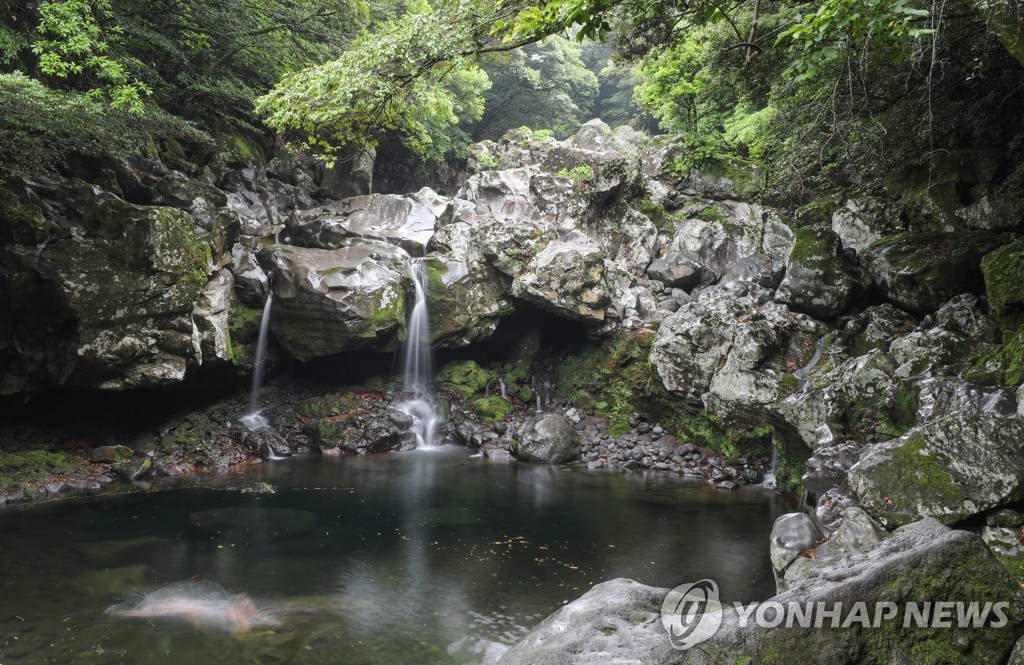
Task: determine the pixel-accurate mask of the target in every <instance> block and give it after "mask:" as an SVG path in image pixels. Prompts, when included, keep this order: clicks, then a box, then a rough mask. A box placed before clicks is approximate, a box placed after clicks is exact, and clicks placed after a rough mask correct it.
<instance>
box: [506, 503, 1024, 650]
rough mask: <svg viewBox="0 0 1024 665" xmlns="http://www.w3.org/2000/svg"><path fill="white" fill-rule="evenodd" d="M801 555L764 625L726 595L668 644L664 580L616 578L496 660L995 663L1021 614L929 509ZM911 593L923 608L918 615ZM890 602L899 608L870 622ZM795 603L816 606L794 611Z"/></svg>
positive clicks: (1020, 600)
mask: <svg viewBox="0 0 1024 665" xmlns="http://www.w3.org/2000/svg"><path fill="white" fill-rule="evenodd" d="M803 561H804V562H806V563H807V564H808V565H810V566H813V569H814V572H813V579H808V580H804V581H802V582H798V583H796V584H794V585H793V586H792V587H791V588H789V589H787V591H785V592H784V593H780V594H779V595H776V596H774V597H772V598H769V599H767V600H765V601H764V602H763V603H761V606H760V607H759V608H757V610H758V612H757V614H758V616H759V617H763V618H765V619H767V620H768V622H769V623H767V624H766V622H765V621H763V620H762V621H755V620H754V618H753V615H749V616H748V620H746V621H743V620H741V618H740V615H739V614H738V613H737V612H736V611H735V610H734V609H733V608H732V607H731V606H728V603H727V602H726V609H725V610H724V611H723V612H722V615H721V625H720V626H719V627H718V629H717V630H716V631H715V632H714V634H713V635H711V636H709V637H708V638H707V640H706V641H704V642H702V643H701V644H700V645H699V646H698V647H697V648H693V649H685V650H682V649H679V648H673V643H672V641H670V639H669V638H666V633H665V626H664V625H663V621H662V613H663V609H662V605H663V604H664V602H665V600H666V596H667V594H668V593H669V591H668V589H657V588H654V587H648V586H644V585H642V584H639V583H637V582H634V581H632V580H627V579H616V580H611V581H609V582H603V583H601V584H599V585H597V586H595V587H593V588H592V589H591V590H590V591H588V592H587V593H586V594H585V595H584V596H583V597H582V598H580V599H579V600H576V601H573V602H571V603H568V604H567V605H565V606H564V607H562V608H561V609H559V610H558V611H557V612H555V613H554V614H552V615H551V616H550V617H548V618H547V619H545V620H544V621H543V622H541V623H540V624H539V625H538V626H536V627H535V628H534V629H532V630H531V631H530V632H529V633H528V634H527V635H525V636H524V637H523V638H522V639H521V640H520V641H519V642H517V643H516V644H515V645H513V646H512V647H511V648H510V649H509V650H508V651H507V652H506V653H505V655H504V656H503V657H502V660H501V662H502V665H588V664H590V663H597V662H614V661H615V660H623V661H628V660H630V659H635V657H636V654H638V653H642V654H645V656H646V659H647V660H646V662H650V663H673V664H675V665H724V664H726V663H729V664H739V665H752V664H754V663H758V664H762V663H763V664H765V665H768V664H772V665H783V664H789V663H800V662H816V663H830V664H834V665H861V664H865V663H867V664H871V665H886V664H891V663H928V664H937V663H965V662H971V663H998V662H1004V661H1005V658H1006V656H1007V655H1008V654H1009V653H1010V650H1011V649H1012V648H1013V645H1014V642H1015V641H1016V639H1017V634H1018V632H1019V630H1020V627H1021V625H1022V624H1024V592H1022V591H1021V589H1020V588H1019V587H1018V586H1017V585H1016V584H1014V582H1013V581H1012V580H1011V579H1010V576H1009V575H1008V574H1007V572H1006V571H1005V570H1004V569H1003V568H1002V567H1001V566H1000V565H999V563H998V562H997V561H996V560H995V559H994V558H993V557H992V555H991V554H990V553H989V551H988V548H987V547H986V546H985V544H984V542H982V540H981V538H979V537H978V536H977V535H976V534H973V533H970V532H966V531H958V530H950V529H946V528H944V527H943V526H942V525H941V524H938V523H937V522H935V521H934V520H927V521H922V522H920V523H917V524H914V525H913V526H908V527H905V528H904V529H901V530H899V531H898V532H897V533H896V534H895V535H894V536H893V537H891V538H888V539H886V540H885V541H883V542H882V543H880V544H878V545H877V546H875V547H874V548H872V549H869V550H868V551H867V552H865V553H857V552H854V553H850V554H847V555H845V556H840V557H836V558H834V559H831V560H827V561H826V560H813V561H812V560H806V559H805V560H803ZM724 600H725V601H728V600H729V599H724ZM939 601H946V602H949V603H950V608H951V613H950V615H949V619H950V620H949V623H946V622H945V620H944V619H939V620H938V621H936V619H938V617H939V615H938V614H937V612H938V611H939V609H938V606H937V602H939ZM769 603H771V604H770V605H769ZM862 603H864V605H861V604H862ZM881 603H888V604H890V605H881ZM911 603H913V604H914V609H916V610H918V611H922V610H924V611H926V612H927V613H928V617H929V618H928V620H926V621H924V622H923V625H922V624H921V623H918V622H917V621H915V620H914V618H913V615H912V614H911V613H910V609H909V608H910V605H911ZM959 603H962V604H963V605H962V606H961V607H962V608H963V609H967V608H968V607H978V608H979V609H980V608H981V607H983V606H986V607H987V612H986V619H985V620H983V621H981V622H979V623H978V624H974V623H973V622H965V625H963V626H962V627H957V624H958V621H957V616H956V611H955V609H952V608H955V607H957V606H958V605H957V604H959ZM996 603H1003V605H1000V606H999V607H1000V609H1001V610H1002V615H1001V614H1000V613H996V612H994V611H993V606H994V605H995V604H996ZM857 606H861V607H863V609H864V610H865V612H864V613H862V614H861V613H858V611H856V608H857ZM889 607H891V608H894V609H895V614H890V616H889V617H888V618H887V619H881V618H878V619H877V623H876V617H879V613H880V612H882V613H884V611H885V610H886V609H887V608H889ZM776 608H777V610H778V611H779V612H781V613H782V614H781V615H780V614H779V613H777V612H776ZM802 608H808V609H811V610H814V609H815V608H816V609H817V611H816V612H814V611H812V612H810V613H809V614H807V615H803V613H801V614H796V611H800V610H801V609H802ZM925 608H927V609H925ZM751 609H752V610H753V609H754V608H753V607H751ZM762 610H767V611H762ZM822 610H829V611H832V610H834V611H835V615H833V614H823V613H822ZM787 614H788V619H787V618H786V617H785V616H784V615H787ZM1003 615H1005V621H1004V620H1002V618H1001V617H1002V616H1003ZM801 616H806V617H807V618H809V619H812V620H811V621H810V622H808V623H804V622H803V621H802V620H801V618H800V617H801ZM833 616H835V618H833ZM775 617H778V618H779V621H778V622H774V623H771V620H772V619H773V618H775ZM702 625H704V624H702ZM673 639H675V638H673ZM677 641H678V640H677ZM679 646H682V645H679Z"/></svg>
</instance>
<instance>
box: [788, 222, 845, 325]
mask: <svg viewBox="0 0 1024 665" xmlns="http://www.w3.org/2000/svg"><path fill="white" fill-rule="evenodd" d="M861 282H862V280H861V278H860V275H858V274H857V272H856V270H855V269H854V267H853V266H852V265H850V262H849V261H848V259H847V258H846V256H845V255H844V254H843V244H842V241H841V240H840V239H839V236H838V235H837V234H836V233H835V232H833V231H831V230H828V229H813V228H802V229H798V230H797V231H796V233H795V234H794V240H793V247H792V249H790V252H789V257H788V258H787V259H786V276H785V278H784V279H783V280H782V284H781V285H780V286H779V291H778V294H777V295H776V298H777V300H778V301H779V302H781V303H785V304H787V305H789V306H790V307H792V308H793V309H795V310H799V311H802V312H806V313H808V314H810V315H811V316H816V317H818V318H822V319H828V318H831V317H833V316H835V315H836V314H838V313H840V312H842V311H843V310H844V309H846V306H847V305H848V304H849V302H850V299H851V297H852V296H853V295H854V294H855V292H856V291H857V290H858V289H860V287H861Z"/></svg>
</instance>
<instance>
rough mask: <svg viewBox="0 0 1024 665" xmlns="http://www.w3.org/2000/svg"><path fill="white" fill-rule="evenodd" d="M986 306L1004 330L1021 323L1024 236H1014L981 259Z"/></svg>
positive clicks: (1022, 311)
mask: <svg viewBox="0 0 1024 665" xmlns="http://www.w3.org/2000/svg"><path fill="white" fill-rule="evenodd" d="M981 270H982V272H983V273H984V275H985V294H986V295H987V296H988V304H989V308H990V309H991V310H992V314H993V316H994V317H995V318H996V320H997V321H998V322H999V325H1000V326H1001V327H1002V328H1003V330H1016V329H1017V328H1019V327H1020V325H1021V324H1022V323H1024V240H1016V241H1014V242H1012V243H1010V244H1008V245H1005V246H1003V247H1000V248H999V249H997V250H996V251H994V252H992V253H991V254H989V255H987V256H986V257H985V258H984V259H982V262H981Z"/></svg>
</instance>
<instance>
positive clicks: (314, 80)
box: [257, 0, 490, 160]
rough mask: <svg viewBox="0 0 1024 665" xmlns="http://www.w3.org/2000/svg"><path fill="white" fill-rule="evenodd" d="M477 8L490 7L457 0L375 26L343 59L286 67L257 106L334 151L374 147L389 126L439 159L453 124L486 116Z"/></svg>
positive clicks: (280, 124) (313, 144)
mask: <svg viewBox="0 0 1024 665" xmlns="http://www.w3.org/2000/svg"><path fill="white" fill-rule="evenodd" d="M477 9H479V10H480V11H481V12H483V11H486V9H487V7H486V6H485V5H482V4H481V5H478V4H475V3H473V2H470V1H468V0H456V1H454V2H448V3H439V5H438V6H437V7H436V8H429V7H428V8H424V10H423V11H420V12H417V13H410V14H406V15H405V16H403V17H401V18H399V19H396V20H394V21H391V22H389V23H387V24H385V25H381V26H378V28H377V29H376V30H375V31H374V32H373V33H370V32H366V33H364V34H363V35H361V36H360V37H359V38H357V39H356V40H355V41H354V42H353V43H352V45H351V46H350V47H349V48H348V49H347V50H346V51H345V53H344V54H343V56H342V57H341V58H340V59H338V60H334V61H331V62H327V63H325V64H323V65H319V66H316V67H310V68H307V69H304V70H301V71H299V72H296V73H294V74H291V75H289V76H286V77H285V78H284V79H283V80H282V81H281V82H280V83H279V84H278V85H277V86H276V87H275V88H274V89H273V90H271V91H270V92H269V93H267V94H266V95H264V96H263V97H261V98H260V99H259V100H258V101H257V111H258V112H259V113H260V114H262V115H263V116H264V118H265V119H266V122H267V123H268V124H269V125H270V126H271V127H273V128H275V129H277V130H278V131H282V132H287V133H290V134H291V135H294V136H297V137H301V143H302V144H303V145H302V147H303V148H305V149H310V150H313V151H314V152H316V153H317V154H319V155H320V156H322V157H325V158H327V159H328V160H329V159H330V157H331V155H332V154H333V153H334V152H336V151H337V149H339V148H350V149H356V150H358V149H365V148H368V147H372V146H374V145H375V144H376V142H377V140H378V139H379V137H380V136H381V135H382V134H385V133H393V134H397V135H398V136H400V137H401V139H402V141H403V143H405V145H406V146H408V147H409V148H410V149H412V150H413V151H414V152H415V153H417V154H419V155H421V156H423V157H427V158H433V159H439V158H441V157H443V156H444V155H445V154H446V153H447V152H448V151H449V150H450V149H451V148H452V143H451V141H452V137H451V136H450V133H449V130H450V129H451V128H452V127H453V126H454V125H456V124H457V123H458V122H459V121H460V120H463V119H468V120H473V119H478V118H479V117H480V115H481V114H482V112H483V93H484V92H485V91H486V90H487V88H488V87H489V85H490V84H489V81H488V79H487V75H486V74H485V73H484V72H483V71H481V70H480V69H479V68H478V67H477V66H476V63H475V54H476V51H477V50H478V49H479V48H480V45H481V42H480V39H481V35H480V34H479V30H480V29H482V28H483V27H487V25H488V23H487V22H484V21H474V20H473V16H474V12H475V11H476V10H477ZM474 28H476V30H474Z"/></svg>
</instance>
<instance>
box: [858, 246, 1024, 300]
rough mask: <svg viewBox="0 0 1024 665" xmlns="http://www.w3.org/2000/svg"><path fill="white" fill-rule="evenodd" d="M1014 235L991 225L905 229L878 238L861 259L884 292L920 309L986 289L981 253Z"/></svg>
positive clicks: (985, 252) (889, 297)
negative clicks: (919, 230) (983, 228)
mask: <svg viewBox="0 0 1024 665" xmlns="http://www.w3.org/2000/svg"><path fill="white" fill-rule="evenodd" d="M1008 240H1009V238H1008V237H1007V236H1002V235H997V234H994V233H990V232H987V231H958V232H956V233H943V232H930V233H901V234H897V235H894V236H889V237H887V238H884V239H882V240H879V241H877V242H875V243H873V244H872V245H871V246H870V247H868V248H867V249H866V250H864V252H863V254H862V255H861V263H862V264H863V266H864V267H865V269H866V270H867V272H868V273H869V274H870V275H871V278H872V280H874V283H875V285H876V287H877V288H878V290H879V291H880V292H881V294H882V295H883V296H885V297H886V298H888V299H889V300H890V301H892V302H893V303H895V304H896V305H897V306H898V307H900V308H902V309H905V310H907V311H910V312H914V313H917V314H925V313H928V312H934V311H935V310H937V309H939V308H940V307H942V305H944V304H945V303H946V302H947V301H949V299H950V298H952V297H953V296H956V295H960V294H961V293H981V291H982V290H983V288H984V280H983V277H982V274H981V259H982V257H984V256H985V255H986V254H988V253H989V252H991V251H992V250H994V249H996V248H997V247H999V246H1000V245H1002V244H1004V243H1006V242H1007V241H1008Z"/></svg>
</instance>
